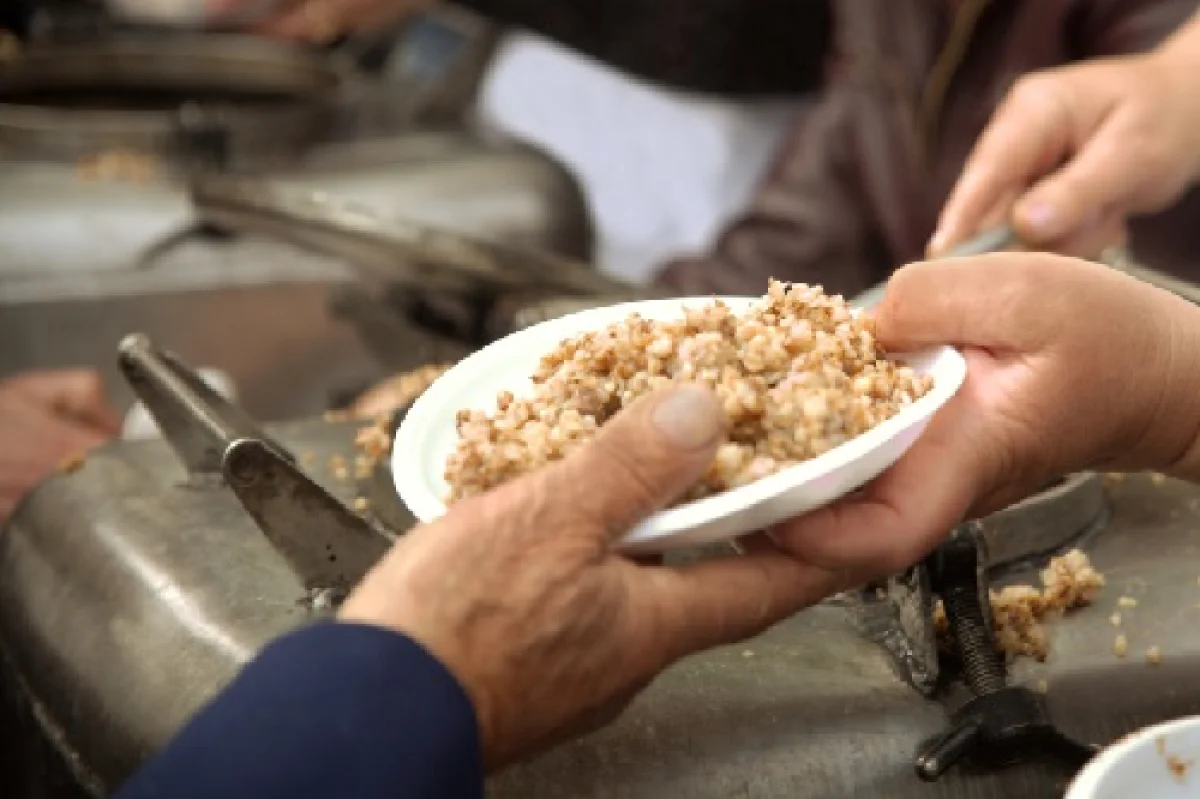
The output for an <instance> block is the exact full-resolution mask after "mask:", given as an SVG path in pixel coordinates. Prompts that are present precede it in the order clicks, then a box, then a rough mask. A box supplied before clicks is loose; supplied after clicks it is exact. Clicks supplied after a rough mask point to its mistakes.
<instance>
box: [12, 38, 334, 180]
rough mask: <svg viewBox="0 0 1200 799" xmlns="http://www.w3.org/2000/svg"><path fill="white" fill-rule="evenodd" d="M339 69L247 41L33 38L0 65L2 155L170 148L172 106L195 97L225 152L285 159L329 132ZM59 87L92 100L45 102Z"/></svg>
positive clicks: (309, 54)
mask: <svg viewBox="0 0 1200 799" xmlns="http://www.w3.org/2000/svg"><path fill="white" fill-rule="evenodd" d="M350 77H351V76H350V73H349V72H348V71H347V70H345V69H344V68H339V67H338V65H337V64H336V63H334V62H332V61H330V60H329V59H326V58H324V57H322V56H320V55H319V54H317V53H315V52H313V51H310V50H305V49H301V48H299V47H292V46H288V45H285V44H282V43H275V42H271V41H269V40H265V39H261V38H257V37H253V38H252V37H244V38H243V37H237V36H213V35H206V36H200V35H180V34H172V33H164V34H161V35H158V36H149V35H139V36H129V35H125V36H112V37H101V38H99V39H98V40H94V41H74V42H71V43H56V44H41V45H39V44H34V45H31V46H29V47H28V48H26V49H25V50H24V51H23V53H22V55H21V57H20V58H17V59H14V60H12V61H11V62H5V63H4V64H0V147H2V148H3V151H4V152H5V153H7V154H8V156H9V157H12V156H14V155H15V156H20V157H53V158H78V157H83V156H86V155H90V154H93V153H96V152H99V151H103V150H107V149H110V148H134V149H137V150H140V151H147V152H155V153H160V154H173V153H176V152H177V150H178V148H179V146H180V144H181V141H180V139H179V134H180V132H181V129H180V124H179V123H180V119H179V116H178V106H179V105H182V104H184V103H185V102H187V101H188V99H189V97H195V98H196V101H197V102H199V103H202V104H205V105H204V107H206V108H207V109H208V110H210V111H215V112H218V113H219V116H220V124H221V126H222V127H223V128H224V129H225V130H227V131H228V133H229V135H230V144H231V145H232V147H233V148H234V149H235V151H237V152H239V153H244V154H253V155H254V156H255V157H257V158H267V157H278V156H280V155H282V154H288V155H294V154H295V153H296V152H298V151H300V150H301V149H303V148H304V147H306V146H308V145H310V144H312V143H313V142H314V141H316V140H317V139H318V138H320V137H321V136H323V135H326V134H327V133H328V132H329V129H330V127H331V125H332V124H333V119H332V115H333V112H334V105H335V97H336V95H337V94H338V93H339V91H342V90H343V88H344V86H345V85H347V84H349V82H350ZM67 92H69V93H71V95H72V96H73V97H75V98H76V101H77V102H78V100H79V98H80V97H86V96H87V95H88V94H91V95H92V96H93V99H90V100H89V101H88V103H87V105H86V106H83V107H79V106H78V105H77V106H76V107H70V105H69V104H68V105H66V106H65V107H64V106H63V105H57V106H56V105H54V104H53V103H52V102H50V100H52V99H53V98H54V97H55V95H56V94H57V95H60V96H61V95H63V94H64V93H67ZM139 93H140V94H141V95H143V96H144V95H146V93H153V94H154V95H156V97H157V104H150V103H145V102H142V103H137V102H136V101H137V100H138V95H139ZM172 96H173V98H174V99H170V98H171V97H172ZM203 96H207V98H208V99H207V101H206V100H205V99H204V97H203ZM122 98H125V99H124V100H123V99H122ZM164 98H167V99H164ZM106 101H107V102H106ZM138 105H141V107H138Z"/></svg>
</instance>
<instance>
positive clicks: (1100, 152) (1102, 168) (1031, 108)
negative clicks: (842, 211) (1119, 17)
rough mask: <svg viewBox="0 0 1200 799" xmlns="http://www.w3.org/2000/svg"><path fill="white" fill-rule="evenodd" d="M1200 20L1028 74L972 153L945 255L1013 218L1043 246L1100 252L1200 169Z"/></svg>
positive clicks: (942, 246) (949, 206)
mask: <svg viewBox="0 0 1200 799" xmlns="http://www.w3.org/2000/svg"><path fill="white" fill-rule="evenodd" d="M1198 68H1200V24H1197V23H1192V25H1191V29H1184V31H1182V32H1181V33H1180V34H1178V41H1174V42H1169V43H1168V44H1166V45H1164V46H1163V47H1162V48H1160V49H1159V50H1158V51H1155V52H1152V53H1150V54H1147V55H1142V56H1132V57H1125V58H1112V59H1104V60H1097V61H1091V62H1086V63H1083V64H1078V65H1074V66H1067V67H1060V68H1056V69H1051V70H1047V71H1044V72H1038V73H1034V74H1032V75H1029V76H1027V77H1025V78H1023V79H1022V80H1020V81H1018V82H1017V84H1016V85H1015V87H1014V88H1013V90H1012V92H1011V93H1010V95H1009V97H1008V98H1007V99H1006V100H1005V101H1004V102H1003V103H1002V104H1001V105H1000V107H999V108H998V109H997V111H996V113H995V115H994V116H993V118H992V120H991V122H990V124H989V126H988V128H987V129H986V130H985V132H984V133H983V135H982V136H981V137H980V139H979V142H978V143H977V144H976V146H975V149H974V152H973V153H972V154H971V156H970V158H969V159H968V160H967V164H966V166H965V168H964V169H963V172H962V175H961V176H960V177H959V180H958V183H957V185H956V186H955V188H954V190H953V191H952V192H951V194H950V197H949V199H948V200H947V201H946V204H945V206H944V207H943V209H942V214H941V218H940V219H939V221H938V225H937V230H936V232H935V233H934V235H933V238H932V240H931V241H930V244H929V253H930V255H933V256H937V255H941V254H943V253H944V252H945V251H946V250H948V249H949V248H951V247H953V246H954V245H956V244H959V243H961V242H963V241H964V240H966V239H969V238H970V237H971V236H973V235H975V234H976V233H978V232H980V231H982V230H983V229H984V228H986V227H989V226H991V225H994V224H997V223H999V222H1001V221H1005V220H1006V219H1007V220H1008V221H1011V223H1012V224H1013V226H1014V229H1015V230H1016V232H1017V234H1018V235H1019V237H1020V238H1021V240H1022V241H1023V242H1025V243H1026V244H1027V245H1029V246H1030V247H1031V248H1034V249H1042V250H1050V251H1054V252H1060V253H1065V254H1070V255H1078V256H1081V257H1094V256H1096V255H1098V254H1099V253H1100V251H1101V250H1103V249H1104V248H1105V247H1106V246H1111V245H1114V244H1120V243H1123V241H1124V239H1125V235H1126V234H1125V224H1126V221H1127V219H1128V218H1129V217H1131V216H1135V215H1137V214H1144V213H1151V212H1155V211H1159V210H1162V209H1164V208H1166V207H1167V206H1169V205H1170V204H1171V203H1173V202H1174V201H1175V200H1177V199H1178V198H1179V197H1180V195H1181V194H1182V193H1183V191H1184V190H1185V189H1186V188H1187V187H1188V186H1189V185H1190V184H1191V182H1192V181H1193V180H1195V179H1196V177H1197V175H1198V174H1200V72H1198Z"/></svg>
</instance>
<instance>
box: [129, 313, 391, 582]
mask: <svg viewBox="0 0 1200 799" xmlns="http://www.w3.org/2000/svg"><path fill="white" fill-rule="evenodd" d="M119 363H120V367H121V370H122V372H123V373H124V375H125V377H126V379H127V380H128V381H129V384H130V385H131V386H132V387H133V390H134V392H135V393H136V394H137V395H138V397H139V398H140V399H141V401H142V402H143V403H145V405H146V409H147V410H148V411H149V412H150V415H151V416H152V417H154V420H155V421H156V422H157V423H158V426H159V429H160V430H161V431H162V433H163V436H164V438H165V439H166V440H167V443H168V444H170V445H171V447H172V448H173V449H174V450H175V452H176V453H177V454H178V455H179V457H180V459H181V460H182V461H183V463H184V466H185V467H186V468H187V470H188V473H189V475H191V477H193V478H209V479H211V478H214V477H216V478H220V479H223V480H224V482H225V483H226V484H227V485H228V486H229V487H230V488H231V489H232V490H233V492H234V494H235V495H236V496H237V498H238V500H239V501H240V502H241V504H242V506H243V507H244V508H245V509H246V511H247V512H248V513H249V514H250V515H251V516H252V517H253V518H254V521H255V522H256V523H257V524H258V527H259V529H261V530H262V532H263V535H264V536H266V538H267V540H268V541H269V542H270V543H271V545H272V547H273V548H274V549H275V550H276V551H277V552H278V553H279V554H280V556H282V557H283V559H284V560H285V561H286V562H287V563H288V565H289V566H290V567H291V568H292V570H293V571H294V572H295V574H296V575H297V577H299V578H300V581H301V583H302V584H303V585H304V588H305V590H307V591H309V592H310V593H320V594H323V595H325V596H328V597H330V598H331V599H332V600H333V601H337V599H338V598H340V597H341V596H344V594H345V593H346V592H348V591H349V589H350V588H351V587H352V586H353V585H354V584H355V583H357V582H358V581H359V580H360V579H361V578H362V577H363V575H365V574H366V572H367V570H368V569H370V568H371V566H372V565H373V564H374V563H376V562H377V561H378V560H379V559H380V558H381V557H382V556H383V555H384V553H385V552H387V550H388V548H389V546H390V545H391V537H390V536H389V535H388V534H387V533H386V532H385V531H383V530H382V529H380V528H377V527H375V526H374V525H373V524H371V523H370V522H368V521H367V520H365V519H364V518H362V517H360V516H359V515H357V514H355V513H353V512H352V511H351V510H349V509H348V508H347V507H346V506H345V505H343V504H342V503H341V502H339V501H338V500H337V499H336V498H335V497H333V496H331V495H330V494H329V493H327V492H326V491H325V490H324V489H322V488H321V487H320V486H318V485H317V484H316V483H314V482H313V481H312V480H310V479H309V478H308V477H307V476H306V475H305V474H304V473H303V472H302V471H300V469H299V468H297V466H296V462H295V459H294V458H293V457H292V455H291V453H289V452H288V451H287V450H286V449H284V448H283V447H282V446H281V445H280V444H278V443H277V442H276V441H274V440H273V439H272V438H270V437H269V436H268V435H267V434H266V433H264V432H262V430H260V429H259V427H258V426H257V425H256V424H255V423H254V422H253V421H252V420H251V419H250V417H249V416H248V415H246V413H245V412H243V411H242V410H241V409H240V408H238V407H236V406H235V405H233V404H231V403H229V402H227V401H226V400H225V399H223V398H222V397H221V396H220V395H219V394H217V393H216V392H215V391H213V390H212V389H211V388H209V387H208V386H207V385H206V384H205V383H204V381H202V380H201V379H200V378H199V377H198V376H197V375H196V374H195V372H193V371H192V370H191V369H189V368H188V367H186V366H185V365H184V364H183V363H181V362H180V361H179V360H178V359H177V358H176V357H175V356H174V355H172V354H170V353H168V352H164V351H162V350H159V349H157V348H156V347H155V346H154V345H153V344H152V343H151V341H150V339H149V338H147V337H146V336H145V335H142V334H133V335H130V336H128V337H126V338H125V340H124V341H122V342H121V345H120V350H119Z"/></svg>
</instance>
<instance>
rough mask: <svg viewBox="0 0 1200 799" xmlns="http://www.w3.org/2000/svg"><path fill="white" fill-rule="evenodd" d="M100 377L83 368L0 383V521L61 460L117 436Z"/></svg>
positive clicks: (33, 374) (116, 424) (115, 420)
mask: <svg viewBox="0 0 1200 799" xmlns="http://www.w3.org/2000/svg"><path fill="white" fill-rule="evenodd" d="M119 428H120V420H119V419H118V418H117V415H116V412H115V411H114V410H113V409H112V408H111V407H110V406H109V404H108V400H107V399H106V397H105V394H104V384H103V382H102V381H101V379H100V376H99V375H98V374H97V373H95V372H93V371H91V370H87V369H65V370H55V371H38V372H28V373H25V374H21V375H17V376H16V377H12V378H9V379H7V380H4V381H0V520H3V519H4V518H6V517H7V516H8V514H9V513H11V512H12V509H13V508H14V507H15V506H16V504H17V502H18V501H20V499H21V498H22V497H23V496H24V495H25V493H26V492H27V491H29V489H31V488H33V487H34V486H35V485H37V484H38V483H40V482H41V481H42V480H44V479H46V478H47V477H49V476H50V475H51V474H53V473H54V471H55V470H56V469H58V468H59V466H60V464H61V463H62V462H63V460H64V459H66V458H68V457H71V456H74V455H81V454H83V453H85V452H87V451H88V450H90V449H92V448H93V447H96V446H98V445H100V444H103V443H104V442H105V441H107V440H108V439H109V438H111V437H112V436H113V435H115V434H116V433H117V431H118V430H119Z"/></svg>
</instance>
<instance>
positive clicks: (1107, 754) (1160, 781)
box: [1065, 716, 1200, 799]
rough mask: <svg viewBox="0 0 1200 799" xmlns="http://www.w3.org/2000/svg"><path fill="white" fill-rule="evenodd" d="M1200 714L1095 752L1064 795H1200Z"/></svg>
mask: <svg viewBox="0 0 1200 799" xmlns="http://www.w3.org/2000/svg"><path fill="white" fill-rule="evenodd" d="M1198 769H1200V716H1192V717H1190V718H1185V719H1179V720H1177V721H1168V722H1167V723H1165V724H1157V725H1155V726H1153V727H1146V728H1145V729H1142V730H1139V731H1137V732H1135V733H1133V734H1132V735H1128V736H1126V737H1124V738H1122V739H1121V740H1119V741H1117V742H1116V743H1115V744H1113V745H1112V746H1110V747H1108V748H1107V749H1105V750H1104V751H1103V752H1101V753H1100V754H1098V755H1096V757H1094V758H1093V759H1092V761H1091V762H1090V763H1088V764H1087V765H1086V766H1084V768H1083V770H1082V771H1080V772H1079V774H1078V775H1077V776H1076V777H1075V780H1074V781H1073V782H1072V783H1071V787H1070V788H1068V789H1067V795H1066V798H1065V799H1183V798H1184V797H1195V796H1200V771H1198Z"/></svg>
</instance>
